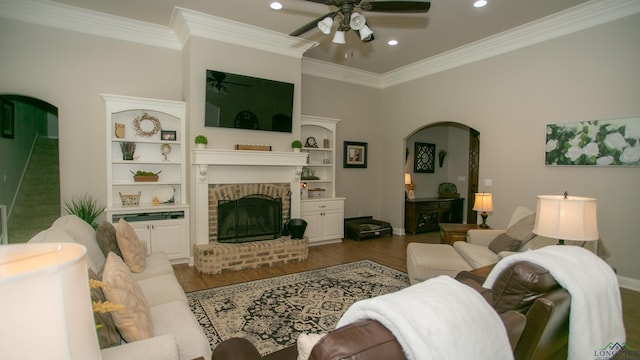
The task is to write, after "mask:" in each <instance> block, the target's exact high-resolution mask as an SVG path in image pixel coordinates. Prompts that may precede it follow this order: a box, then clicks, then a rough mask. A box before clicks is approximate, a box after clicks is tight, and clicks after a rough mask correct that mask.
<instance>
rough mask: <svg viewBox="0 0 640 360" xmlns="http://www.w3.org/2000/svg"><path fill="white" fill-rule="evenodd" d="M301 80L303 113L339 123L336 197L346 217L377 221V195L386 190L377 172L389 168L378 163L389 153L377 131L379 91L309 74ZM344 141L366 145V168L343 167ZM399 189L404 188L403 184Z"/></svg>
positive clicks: (378, 129) (378, 199)
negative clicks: (368, 217)
mask: <svg viewBox="0 0 640 360" xmlns="http://www.w3.org/2000/svg"><path fill="white" fill-rule="evenodd" d="M302 80H303V81H302V87H303V92H302V113H303V114H305V115H311V116H320V117H328V118H336V119H340V120H341V121H340V122H339V123H338V127H337V134H336V151H337V153H336V196H343V197H346V201H345V217H346V218H350V217H357V216H373V217H374V218H379V216H380V208H381V207H382V206H384V205H382V204H381V203H380V197H379V194H380V193H381V192H383V191H387V190H385V189H382V188H381V187H380V173H381V172H385V171H387V169H388V164H386V163H384V162H381V161H379V159H380V155H381V154H382V153H383V152H386V151H388V149H386V148H385V147H384V146H383V143H382V142H381V138H382V137H384V136H385V134H383V133H381V132H380V121H381V117H380V111H381V108H380V90H378V89H373V88H370V87H366V86H361V85H353V84H348V83H343V82H336V81H332V80H327V79H323V78H318V77H314V76H308V75H303V77H302ZM385 121H389V122H392V123H397V122H401V121H402V119H400V118H398V117H396V116H391V117H389V118H387V119H385ZM344 141H358V142H366V143H367V150H368V155H367V168H366V169H360V168H358V169H354V168H347V169H345V168H343V167H342V166H343V165H342V164H343V156H344V154H343V143H344ZM396 175H397V176H398V177H402V176H403V175H402V174H401V173H396ZM399 186H400V190H402V189H404V185H399Z"/></svg>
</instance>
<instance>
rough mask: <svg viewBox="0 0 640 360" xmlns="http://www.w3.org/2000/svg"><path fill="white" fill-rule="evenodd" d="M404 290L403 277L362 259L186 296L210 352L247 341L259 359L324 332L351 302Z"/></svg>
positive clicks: (396, 272) (407, 280)
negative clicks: (228, 341)
mask: <svg viewBox="0 0 640 360" xmlns="http://www.w3.org/2000/svg"><path fill="white" fill-rule="evenodd" d="M407 286H409V279H408V277H407V274H405V273H403V272H400V271H397V270H394V269H391V268H389V267H386V266H383V265H380V264H378V263H375V262H373V261H369V260H363V261H357V262H353V263H349V264H344V265H337V266H332V267H328V268H323V269H318V270H311V271H305V272H301V273H296V274H290V275H284V276H278V277H274V278H270V279H264V280H257V281H251V282H248V283H242V284H237V285H229V286H224V287H219V288H213V289H207V290H202V291H195V292H191V293H187V298H188V299H189V306H190V307H191V311H192V312H193V313H194V314H195V316H196V319H198V322H199V323H200V326H201V327H202V329H203V330H204V332H205V334H206V335H207V337H208V338H209V343H210V344H211V348H212V349H213V348H215V346H216V345H217V344H219V343H220V342H221V341H222V340H225V339H228V338H231V337H245V338H247V339H249V340H250V341H251V342H252V343H253V344H254V345H255V346H256V347H257V348H258V351H259V352H260V353H261V354H262V355H267V354H270V353H272V352H275V351H278V350H280V349H282V348H285V347H287V346H290V345H294V344H295V343H296V340H297V338H298V335H300V334H301V333H325V332H328V331H330V330H332V329H334V328H335V326H336V324H337V322H338V320H339V319H340V316H342V314H343V313H344V312H345V311H346V310H347V308H348V307H349V306H350V305H351V304H353V303H354V302H356V301H358V300H361V299H366V298H371V297H374V296H378V295H383V294H387V293H390V292H394V291H398V290H400V289H402V288H405V287H407Z"/></svg>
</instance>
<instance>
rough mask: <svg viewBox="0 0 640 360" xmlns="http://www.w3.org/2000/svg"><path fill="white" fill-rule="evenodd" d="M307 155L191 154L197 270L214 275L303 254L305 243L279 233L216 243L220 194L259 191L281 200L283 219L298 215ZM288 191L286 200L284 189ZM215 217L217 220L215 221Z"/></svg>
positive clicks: (230, 196)
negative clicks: (302, 175) (269, 237)
mask: <svg viewBox="0 0 640 360" xmlns="http://www.w3.org/2000/svg"><path fill="white" fill-rule="evenodd" d="M306 156H307V155H306V154H305V153H293V152H271V151H241V150H213V149H196V150H194V151H193V153H192V165H193V166H192V167H193V171H192V173H191V176H192V191H191V194H192V197H191V204H192V209H193V210H192V211H193V214H192V216H191V219H192V224H191V226H192V231H191V233H192V242H193V256H194V264H195V266H196V268H197V269H198V271H199V272H201V273H205V274H218V273H223V272H229V271H237V270H242V269H248V268H259V267H266V266H273V265H277V264H281V263H289V262H297V261H301V260H304V259H306V258H307V256H308V241H307V240H306V239H305V240H291V239H290V238H289V237H280V238H277V239H274V240H262V241H258V242H248V243H239V244H223V243H219V242H218V241H217V223H216V221H217V203H218V200H219V199H221V198H228V199H235V198H240V197H242V196H244V195H251V194H263V195H268V196H271V197H276V196H280V197H282V199H283V203H282V204H283V206H282V208H283V213H285V214H286V215H284V216H285V217H286V216H287V215H288V212H289V209H290V210H291V217H292V218H296V217H299V216H300V192H299V191H297V190H298V189H299V181H300V174H301V172H302V167H303V166H304V165H305V164H306ZM290 189H293V190H295V191H291V202H290V203H289V200H288V196H287V193H288V191H289V190H290ZM214 219H216V220H214Z"/></svg>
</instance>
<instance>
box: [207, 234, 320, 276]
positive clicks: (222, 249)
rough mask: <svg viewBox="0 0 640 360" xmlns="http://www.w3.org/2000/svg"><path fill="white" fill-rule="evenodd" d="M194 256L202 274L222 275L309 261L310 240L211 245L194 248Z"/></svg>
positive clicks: (277, 240) (213, 243)
mask: <svg viewBox="0 0 640 360" xmlns="http://www.w3.org/2000/svg"><path fill="white" fill-rule="evenodd" d="M194 254H195V256H194V262H195V266H196V269H197V270H198V271H199V272H200V273H202V274H221V273H226V272H231V271H239V270H245V269H256V268H262V267H268V266H276V265H282V264H290V263H295V262H299V261H303V260H306V259H307V257H308V256H309V240H308V239H306V238H305V239H304V240H292V239H291V238H289V237H280V238H278V239H274V240H263V241H253V242H246V243H239V244H229V243H219V242H210V243H209V244H204V245H197V244H196V245H194Z"/></svg>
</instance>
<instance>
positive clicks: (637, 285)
mask: <svg viewBox="0 0 640 360" xmlns="http://www.w3.org/2000/svg"><path fill="white" fill-rule="evenodd" d="M618 285H620V287H622V288H625V289H629V290H633V291H638V292H640V280H639V279H634V278H630V277H626V276H618Z"/></svg>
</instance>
